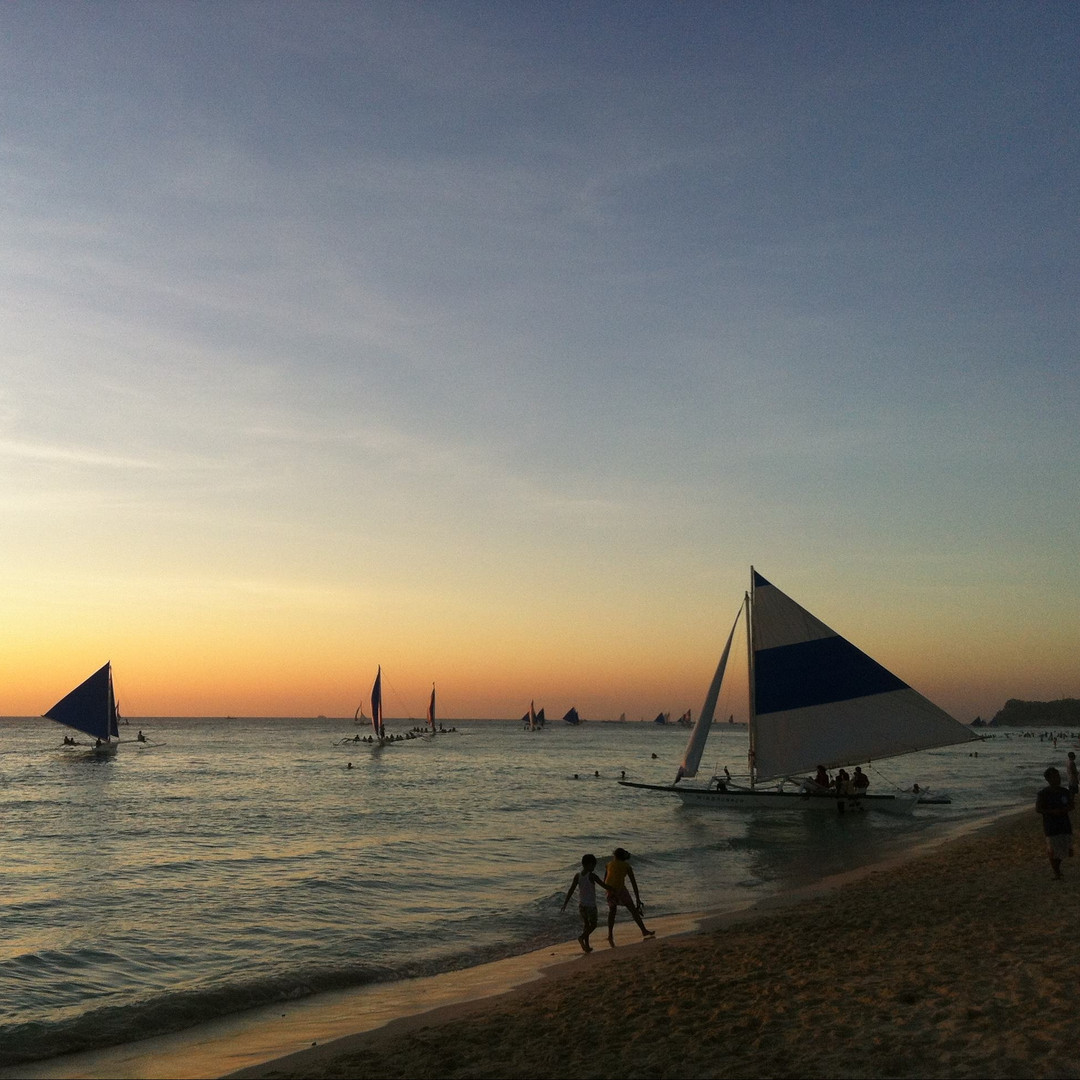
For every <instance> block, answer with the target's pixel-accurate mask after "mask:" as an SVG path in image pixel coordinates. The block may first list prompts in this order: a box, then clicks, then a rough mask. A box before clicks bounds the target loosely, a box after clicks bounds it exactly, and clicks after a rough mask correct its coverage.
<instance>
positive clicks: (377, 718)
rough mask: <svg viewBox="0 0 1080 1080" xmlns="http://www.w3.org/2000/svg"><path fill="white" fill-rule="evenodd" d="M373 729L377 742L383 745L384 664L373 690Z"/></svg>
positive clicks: (378, 673)
mask: <svg viewBox="0 0 1080 1080" xmlns="http://www.w3.org/2000/svg"><path fill="white" fill-rule="evenodd" d="M371 728H372V730H373V731H374V732H375V741H376V742H378V743H381V742H382V741H383V739H385V738H386V728H385V727H384V726H383V716H382V664H380V665H379V670H378V672H377V673H376V675H375V685H374V686H373V687H372V688H371Z"/></svg>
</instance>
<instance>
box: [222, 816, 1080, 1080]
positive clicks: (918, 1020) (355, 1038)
mask: <svg viewBox="0 0 1080 1080" xmlns="http://www.w3.org/2000/svg"><path fill="white" fill-rule="evenodd" d="M643 884H644V885H647V883H646V882H643ZM1078 933H1080V860H1075V861H1071V862H1069V863H1067V864H1066V867H1065V880H1064V881H1054V880H1052V878H1051V872H1050V868H1049V865H1048V863H1047V860H1046V856H1045V851H1044V848H1043V839H1042V835H1041V828H1040V823H1039V820H1038V818H1037V817H1036V815H1035V814H1034V812H1033V811H1032V810H1026V811H1024V812H1023V813H1017V814H1013V815H1010V816H1008V817H1006V818H1002V819H1000V820H998V821H996V822H994V823H992V824H991V825H989V826H987V827H985V828H982V829H979V830H978V831H974V832H970V833H968V834H967V835H964V836H961V837H959V838H957V839H953V840H951V841H949V842H948V843H946V844H944V845H941V846H938V847H936V848H934V849H932V850H930V851H928V852H924V853H922V854H917V855H915V856H914V857H910V856H909V857H907V858H904V859H902V860H898V861H897V862H896V863H894V864H891V865H889V866H884V867H877V868H872V869H870V870H868V871H862V872H857V873H855V874H852V875H850V876H848V877H845V878H840V879H832V880H831V881H830V882H828V883H826V884H825V885H824V886H819V887H815V888H814V889H812V890H808V891H807V892H803V893H801V894H798V895H796V896H795V897H789V898H787V899H783V898H781V899H779V900H776V901H771V902H769V903H767V904H765V905H763V906H761V907H759V908H755V909H752V910H750V911H743V912H739V913H736V914H733V915H727V916H724V917H721V918H717V919H714V920H710V921H709V922H708V924H707V925H706V927H705V928H704V929H703V930H702V932H699V933H694V934H687V935H684V936H676V937H670V938H667V939H666V940H657V941H648V942H641V941H640V940H636V939H637V932H636V930H635V929H634V927H633V926H632V924H629V922H628V921H626V922H624V921H622V920H620V924H619V926H618V927H617V940H619V941H621V942H626V943H627V944H626V945H625V946H620V947H619V948H616V949H609V948H608V947H607V945H606V943H605V942H604V936H603V933H602V931H601V932H600V933H599V934H598V935H597V936H596V937H594V941H595V942H596V944H597V946H598V947H597V949H596V951H595V952H594V953H592V954H591V955H590V956H587V957H581V958H580V959H579V960H577V961H576V962H574V963H562V964H559V965H558V966H556V967H553V968H550V969H549V970H548V971H547V972H546V973H545V976H544V977H542V978H540V979H539V980H537V981H534V982H531V983H529V984H527V985H525V986H522V987H520V988H518V989H516V990H514V991H512V992H510V993H508V994H504V995H501V996H498V997H491V998H487V999H484V1000H482V1001H473V1002H470V1003H465V1004H457V1005H450V1006H446V1007H443V1008H440V1009H437V1010H435V1011H433V1012H427V1013H423V1014H421V1015H418V1016H412V1017H407V1018H404V1019H399V1020H395V1021H393V1022H391V1023H390V1024H388V1025H386V1026H384V1027H381V1028H378V1029H376V1030H374V1031H368V1032H365V1033H363V1034H360V1035H352V1036H348V1037H346V1038H343V1039H338V1040H336V1041H334V1042H332V1043H328V1044H326V1045H319V1046H317V1047H314V1048H311V1049H308V1050H304V1051H301V1052H300V1053H297V1054H292V1055H290V1056H288V1057H284V1058H280V1059H278V1060H275V1061H271V1062H268V1063H266V1064H264V1065H260V1066H256V1067H254V1068H247V1069H244V1070H242V1071H240V1072H237V1073H234V1074H232V1075H234V1076H236V1077H259V1078H275V1080H276V1078H287V1077H315V1078H328V1077H359V1078H363V1077H418V1078H426V1077H478V1078H479V1077H620V1078H621V1077H728V1076H731V1077H852V1076H866V1077H925V1076H939V1077H1075V1076H1080V1065H1078V1063H1077V1062H1078V1059H1080V1052H1078V1051H1077V1050H1076V1049H1075V1047H1074V1038H1075V1031H1076V1012H1077V1007H1076V1002H1075V1001H1074V1000H1073V999H1074V998H1075V997H1076V996H1077V993H1078V976H1080V970H1078V962H1077V961H1078V949H1077V945H1076V943H1075V941H1074V939H1075V937H1076V936H1077V935H1078ZM632 942H633V944H631V943H632Z"/></svg>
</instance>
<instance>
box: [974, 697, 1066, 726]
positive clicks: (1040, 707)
mask: <svg viewBox="0 0 1080 1080" xmlns="http://www.w3.org/2000/svg"><path fill="white" fill-rule="evenodd" d="M989 726H990V727H1080V701H1078V700H1077V699H1076V698H1061V699H1060V700H1059V701H1018V700H1017V699H1016V698H1010V699H1009V700H1008V701H1006V702H1005V708H1004V709H1001V710H999V711H998V712H997V713H995V714H994V718H993V719H992V720H991V721H990V722H989Z"/></svg>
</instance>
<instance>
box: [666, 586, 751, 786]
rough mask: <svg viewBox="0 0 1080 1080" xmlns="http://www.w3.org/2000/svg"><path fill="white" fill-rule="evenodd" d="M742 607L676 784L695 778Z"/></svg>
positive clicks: (702, 708)
mask: <svg viewBox="0 0 1080 1080" xmlns="http://www.w3.org/2000/svg"><path fill="white" fill-rule="evenodd" d="M742 610H743V609H742V605H741V604H740V605H739V610H738V611H737V612H736V613H735V621H734V622H733V623H732V624H731V633H730V634H728V639H727V644H726V645H725V646H724V651H723V652H722V653H721V654H720V663H719V664H717V665H716V674H715V675H713V680H712V682H711V683H710V684H709V689H708V692H707V693H706V694H705V704H704V705H702V706H701V712H700V713H698V718H697V723H696V724H694V727H693V729H692V730H691V732H690V738H689V739H687V741H686V750H685V752H684V753H683V759H682V764H681V765H680V766H679V771H678V773H677V774H676V776H675V783H676V784H677V783H678V782H679V781H680V780H681V779H682V778H683V777H684V776H685V777H693V776H697V771H698V765H700V764H701V755H702V753H703V752H704V750H705V742H706V740H707V739H708V737H709V728H711V727H712V722H713V714H714V713H715V712H716V701H717V698H719V696H720V686H721V684H722V683H723V681H724V672H725V671H726V670H727V662H728V654H729V653H730V652H731V642H732V640H733V639H734V637H735V627H736V626H738V625H739V616H740V615H741V614H742Z"/></svg>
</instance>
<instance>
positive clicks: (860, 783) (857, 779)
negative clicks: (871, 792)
mask: <svg viewBox="0 0 1080 1080" xmlns="http://www.w3.org/2000/svg"><path fill="white" fill-rule="evenodd" d="M851 786H852V789H853V793H854V794H855V795H865V794H866V789H867V788H868V787H869V786H870V777H869V776H867V775H866V773H864V772H863V771H862V768H861V767H860V766H858V765H856V766H855V775H854V776H853V777H852V778H851Z"/></svg>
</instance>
